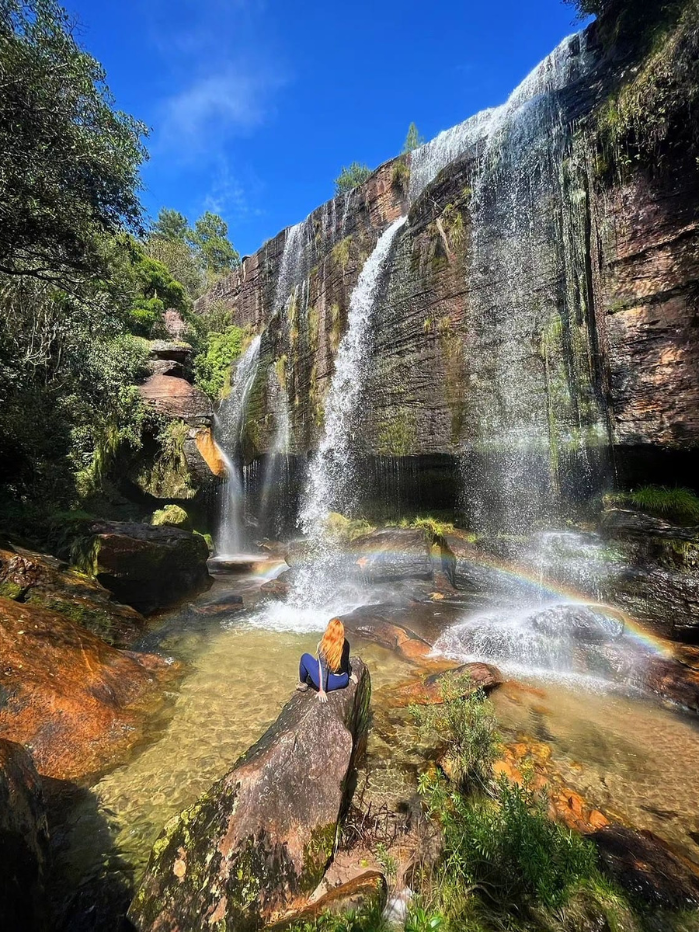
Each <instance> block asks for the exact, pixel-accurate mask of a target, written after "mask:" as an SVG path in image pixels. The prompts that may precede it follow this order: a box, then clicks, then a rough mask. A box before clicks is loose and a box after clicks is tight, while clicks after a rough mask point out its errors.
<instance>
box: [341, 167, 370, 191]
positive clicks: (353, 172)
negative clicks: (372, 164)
mask: <svg viewBox="0 0 699 932" xmlns="http://www.w3.org/2000/svg"><path fill="white" fill-rule="evenodd" d="M369 175H371V169H370V168H369V166H368V165H364V164H362V163H361V162H352V163H351V164H350V165H347V166H344V165H343V167H342V171H341V172H340V174H339V175H338V176H337V178H336V179H335V194H344V193H345V192H346V191H351V190H352V188H356V187H357V185H360V184H363V182H365V181H366V180H367V178H368V177H369Z"/></svg>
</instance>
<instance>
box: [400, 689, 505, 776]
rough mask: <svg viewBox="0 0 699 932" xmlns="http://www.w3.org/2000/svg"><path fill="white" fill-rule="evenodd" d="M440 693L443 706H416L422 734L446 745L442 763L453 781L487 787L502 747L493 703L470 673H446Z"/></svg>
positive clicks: (416, 715) (414, 713) (413, 709)
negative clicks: (434, 736)
mask: <svg viewBox="0 0 699 932" xmlns="http://www.w3.org/2000/svg"><path fill="white" fill-rule="evenodd" d="M441 694H442V700H443V702H442V703H441V704H440V705H427V706H413V707H412V713H413V716H414V718H415V719H416V721H417V722H418V724H419V725H420V728H421V730H422V732H423V734H425V735H437V736H438V737H439V740H440V742H441V743H443V744H446V746H447V748H448V750H447V752H446V755H445V756H444V758H443V766H444V769H445V770H446V771H447V772H448V773H449V775H450V777H452V779H453V780H454V782H455V783H456V784H457V785H458V786H460V787H466V786H477V787H479V788H480V789H482V790H485V789H487V787H488V784H489V783H490V781H491V779H492V774H493V763H494V762H495V760H496V759H497V756H498V751H499V748H500V740H499V736H498V732H497V724H496V720H495V712H494V710H493V706H492V703H490V702H489V701H488V700H487V699H486V697H485V693H484V692H483V691H482V690H480V689H473V686H472V683H471V678H470V677H469V676H468V674H465V675H461V676H459V675H456V674H453V673H447V674H445V676H444V677H443V678H442V681H441Z"/></svg>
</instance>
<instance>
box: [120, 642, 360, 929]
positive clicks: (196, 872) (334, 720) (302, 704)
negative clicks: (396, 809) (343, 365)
mask: <svg viewBox="0 0 699 932" xmlns="http://www.w3.org/2000/svg"><path fill="white" fill-rule="evenodd" d="M352 669H353V671H354V672H355V673H356V674H357V676H358V683H357V684H356V685H355V684H354V683H350V685H349V686H348V687H347V689H343V690H338V691H336V692H333V693H331V694H330V695H329V697H328V702H327V704H322V703H320V702H318V699H317V696H316V694H315V693H314V692H307V693H295V694H294V696H293V698H292V699H291V700H290V701H289V702H288V703H287V704H286V706H285V707H284V709H283V710H282V712H281V714H280V716H279V718H278V719H277V721H276V722H275V723H274V724H273V725H272V726H271V727H270V728H269V729H268V731H267V732H266V733H265V734H264V735H263V736H262V738H261V739H260V740H259V741H258V742H257V744H255V745H254V746H253V747H252V748H251V749H250V750H249V751H248V752H247V754H245V755H244V756H243V757H242V758H241V759H240V760H239V761H238V763H237V764H236V765H235V767H234V768H233V769H232V770H231V771H230V773H228V774H227V775H226V776H225V777H223V779H221V780H219V781H218V783H216V784H215V785H214V786H213V787H212V788H211V790H210V791H209V792H208V793H205V794H204V795H203V796H202V797H201V798H200V799H199V800H198V801H197V802H196V803H195V804H194V805H193V806H192V807H191V808H189V809H187V810H185V811H184V812H183V813H182V814H181V815H180V816H179V817H177V818H175V819H173V820H171V821H170V822H169V823H168V824H167V825H166V826H165V829H164V831H163V833H162V835H161V836H160V838H159V839H158V840H157V841H156V843H155V845H154V846H153V851H152V853H151V857H150V861H149V863H148V868H147V870H146V873H145V876H144V879H143V881H142V883H141V886H140V888H139V890H138V893H137V895H136V897H135V899H134V901H133V903H132V905H131V909H130V910H129V917H130V919H131V921H132V922H133V924H134V925H135V926H136V928H137V929H138V930H140V932H146V930H152V932H155V930H158V932H175V930H177V932H196V930H199V929H202V928H209V927H215V926H217V924H220V925H219V927H220V928H224V927H225V928H227V929H235V930H236V932H246V930H253V929H259V928H260V927H261V926H262V925H263V924H268V923H270V922H273V921H275V920H277V919H279V918H281V917H282V916H283V915H285V914H286V913H287V912H288V911H289V910H294V909H299V908H303V907H304V906H305V905H306V904H307V902H308V896H309V895H310V893H311V892H312V891H313V890H314V888H315V887H316V886H317V884H318V882H319V881H320V879H321V877H322V876H323V873H324V872H325V868H326V867H327V865H328V863H329V861H330V859H331V857H332V854H333V849H334V844H335V835H336V831H337V824H338V821H339V819H340V817H341V815H342V812H343V808H344V807H345V805H346V804H347V803H348V798H347V797H348V786H349V783H350V781H349V776H350V773H351V770H352V767H353V764H354V761H355V759H356V756H357V754H358V753H359V752H360V751H361V750H362V748H363V744H364V737H365V734H366V729H367V727H368V715H369V698H370V680H369V673H368V671H367V669H366V667H365V666H364V664H363V663H362V661H361V660H359V659H358V658H355V659H353V661H352Z"/></svg>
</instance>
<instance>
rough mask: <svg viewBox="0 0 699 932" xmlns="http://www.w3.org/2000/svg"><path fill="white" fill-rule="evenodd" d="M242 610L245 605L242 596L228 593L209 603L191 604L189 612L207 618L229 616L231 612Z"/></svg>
mask: <svg viewBox="0 0 699 932" xmlns="http://www.w3.org/2000/svg"><path fill="white" fill-rule="evenodd" d="M243 608H245V605H244V603H243V597H242V595H237V594H236V593H233V592H228V593H226V594H225V595H222V596H219V597H218V598H217V599H213V600H212V601H210V602H193V603H192V605H190V609H191V611H193V612H194V613H195V614H196V615H207V616H209V615H212V616H216V615H230V614H231V612H239V611H241V610H242V609H243Z"/></svg>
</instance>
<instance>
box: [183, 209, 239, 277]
mask: <svg viewBox="0 0 699 932" xmlns="http://www.w3.org/2000/svg"><path fill="white" fill-rule="evenodd" d="M189 239H190V240H191V242H192V244H193V245H194V247H195V248H196V249H197V250H198V251H199V255H200V257H201V261H202V265H203V266H204V269H205V270H206V271H207V272H209V273H210V274H212V275H220V274H222V273H224V272H230V270H231V269H234V268H235V267H236V266H238V265H240V256H239V254H238V252H237V250H236V249H235V248H234V247H233V244H232V243H231V242H230V240H229V239H228V224H227V223H226V222H225V220H222V219H221V217H219V216H218V214H212V213H211V212H210V211H208V210H207V211H206V213H205V214H203V215H202V216H201V217H200V218H199V219H198V220H197V222H196V223H195V224H194V230H193V231H192V232H191V233H190V234H189Z"/></svg>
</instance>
